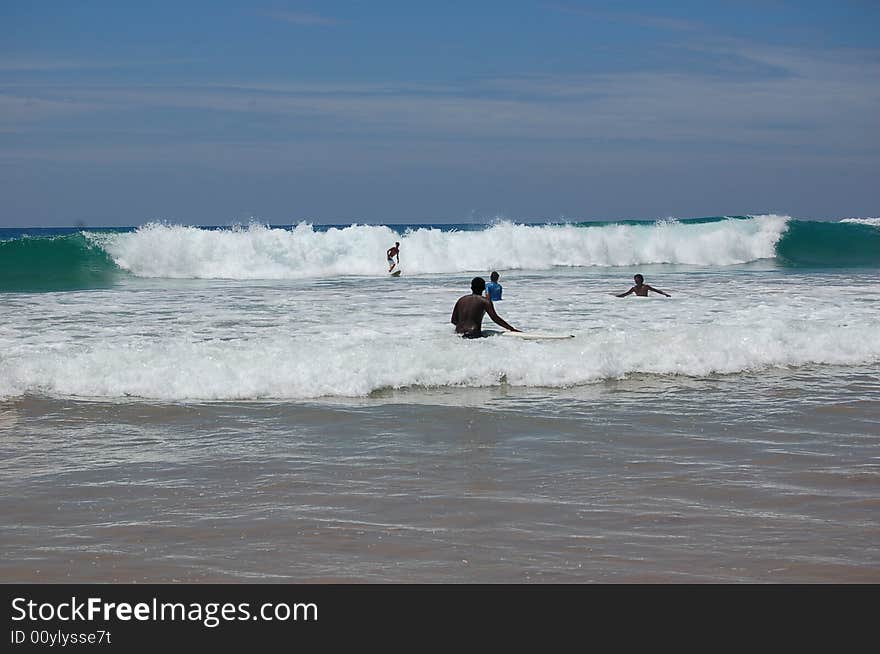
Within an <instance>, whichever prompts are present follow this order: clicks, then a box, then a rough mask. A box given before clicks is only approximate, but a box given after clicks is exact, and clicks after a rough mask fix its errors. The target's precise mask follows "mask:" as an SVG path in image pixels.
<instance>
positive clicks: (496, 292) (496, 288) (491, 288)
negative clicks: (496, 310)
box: [486, 270, 503, 302]
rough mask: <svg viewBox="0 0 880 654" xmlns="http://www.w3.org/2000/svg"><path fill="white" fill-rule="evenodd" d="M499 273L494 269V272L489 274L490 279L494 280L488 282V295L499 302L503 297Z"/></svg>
mask: <svg viewBox="0 0 880 654" xmlns="http://www.w3.org/2000/svg"><path fill="white" fill-rule="evenodd" d="M498 277H499V275H498V273H497V272H495V271H494V270H493V271H492V274H491V275H489V279H491V280H492V281H491V282H489V283H488V284H486V297H487V298H489V299H490V300H492V301H493V302H498V300H500V299H501V291H502V290H503V289H502V288H501V284H499V283H498Z"/></svg>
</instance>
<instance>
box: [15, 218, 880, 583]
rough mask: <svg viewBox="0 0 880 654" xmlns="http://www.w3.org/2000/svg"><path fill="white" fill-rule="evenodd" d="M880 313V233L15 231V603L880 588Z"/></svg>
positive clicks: (844, 225) (716, 222)
mask: <svg viewBox="0 0 880 654" xmlns="http://www.w3.org/2000/svg"><path fill="white" fill-rule="evenodd" d="M395 241H399V242H400V244H401V246H400V268H401V269H402V271H403V273H402V275H401V276H400V277H399V278H392V277H390V276H388V274H387V264H386V261H385V251H386V250H387V248H389V247H390V246H391V245H393V243H394V242H395ZM493 270H495V271H498V272H499V273H500V276H501V278H500V283H501V284H502V286H503V289H504V291H503V300H501V301H499V302H497V303H496V308H497V311H498V313H499V314H500V316H501V317H503V318H504V319H505V320H507V321H508V322H509V323H511V324H512V325H513V326H515V327H517V328H519V329H522V330H525V331H541V332H552V333H557V334H573V335H574V338H571V339H567V340H548V341H524V340H520V339H512V338H505V337H502V336H492V337H489V338H485V339H475V340H463V339H460V338H458V337H456V336H455V335H454V333H453V327H452V325H451V324H450V322H449V321H450V314H451V311H452V307H453V305H454V303H455V301H456V299H457V298H458V297H460V296H461V295H464V294H467V293H469V292H470V288H469V287H470V281H471V278H473V277H474V276H476V275H480V276H482V277H484V278H485V279H487V280H488V278H489V274H490V272H492V271H493ZM636 273H641V274H642V275H644V277H645V281H646V283H648V284H650V285H652V286H654V287H656V288H659V289H662V290H663V291H665V292H667V293H669V294H670V295H671V297H670V298H666V297H663V296H660V295H654V294H652V295H651V296H650V297H647V298H643V297H635V296H629V297H626V298H619V297H616V296H615V295H616V294H619V293H623V292H624V291H626V290H627V289H629V288H630V286H632V278H633V275H634V274H636ZM878 307H880V220H878V219H876V218H853V219H845V220H835V221H808V220H799V219H796V218H793V217H789V216H780V215H756V216H735V217H711V218H700V219H688V220H673V219H668V220H659V221H653V220H652V221H637V220H626V221H614V222H603V223H597V222H586V223H562V222H559V223H543V224H533V223H529V224H518V223H513V222H507V221H499V222H496V223H492V224H479V225H476V224H474V225H470V224H469V225H445V224H444V225H417V224H413V225H360V224H355V225H337V226H328V225H311V224H308V223H300V224H297V225H288V226H267V225H262V224H256V223H254V224H250V225H241V226H234V227H189V226H181V225H174V224H166V223H151V224H146V225H142V226H139V227H131V228H112V229H110V228H108V229H100V228H69V229H65V228H58V229H40V228H30V229H25V228H23V229H0V315H2V317H3V319H2V321H0V490H2V492H0V509H2V515H3V516H4V520H3V524H2V526H0V530H2V540H3V543H4V557H3V558H2V560H0V581H2V582H172V581H184V582H255V581H256V582H303V583H305V582H310V583H327V582H354V583H363V582H380V583H414V582H423V583H506V582H512V583H531V582H547V583H590V582H612V583H673V582H696V583H705V582H721V583H737V582H757V583H780V582H785V583H801V582H843V583H854V582H855V583H859V582H871V583H877V582H880V371H878V363H880V338H878V337H877V325H878V317H880V312H878ZM485 327H495V326H494V325H493V324H492V322H491V320H489V318H488V317H487V318H486V319H485V320H484V328H485ZM495 329H499V328H497V327H495Z"/></svg>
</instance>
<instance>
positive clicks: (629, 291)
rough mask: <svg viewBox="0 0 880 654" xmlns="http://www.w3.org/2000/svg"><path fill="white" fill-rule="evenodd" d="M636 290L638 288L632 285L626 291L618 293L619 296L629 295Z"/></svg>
mask: <svg viewBox="0 0 880 654" xmlns="http://www.w3.org/2000/svg"><path fill="white" fill-rule="evenodd" d="M634 290H636V287H635V286H633V287H631V288H630V289H629V290H628V291H627V292H626V293H621V294H620V295H618V296H617V297H626V296H627V295H629V294H630V293H632V292H633V291H634Z"/></svg>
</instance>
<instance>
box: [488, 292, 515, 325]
mask: <svg viewBox="0 0 880 654" xmlns="http://www.w3.org/2000/svg"><path fill="white" fill-rule="evenodd" d="M486 313H488V314H489V317H490V318H491V319H492V320H493V322H495V324H496V325H500V326H501V327H504V329H507V330H509V331H512V332H518V331H519V330H518V329H516V328H515V327H511V326H510V325H508V324H507V322H505V320H504V318H502V317H501V316H499V315H498V314H497V313H495V306H494V305H493V304H492V301H491V300H486Z"/></svg>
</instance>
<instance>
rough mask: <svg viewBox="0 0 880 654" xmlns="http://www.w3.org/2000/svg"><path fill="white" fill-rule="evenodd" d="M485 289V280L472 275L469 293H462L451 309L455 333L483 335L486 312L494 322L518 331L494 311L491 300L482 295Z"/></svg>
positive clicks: (476, 336) (466, 336)
mask: <svg viewBox="0 0 880 654" xmlns="http://www.w3.org/2000/svg"><path fill="white" fill-rule="evenodd" d="M485 290H486V280H485V279H483V278H482V277H474V278H473V280H471V294H470V295H462V296H461V297H460V298H458V302H456V303H455V307H454V308H453V309H452V319H451V320H450V322H451V323H452V324H453V325H455V333H456V334H459V335H461V336H463V337H464V338H482V337H483V331H482V326H483V316H484V315H486V314H487V313H488V314H489V317H490V318H491V319H492V320H493V321H494V322H495V324H497V325H499V326H501V327H504V329H507V330H509V331H512V332H518V331H519V330H518V329H516V328H515V327H511V326H510V325H508V324H507V323H506V322H505V321H504V319H503V318H502V317H501V316H499V315H498V314H497V313H496V312H495V307H494V306H493V305H492V300H490V299H489V298H485V297H483V291H485Z"/></svg>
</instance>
